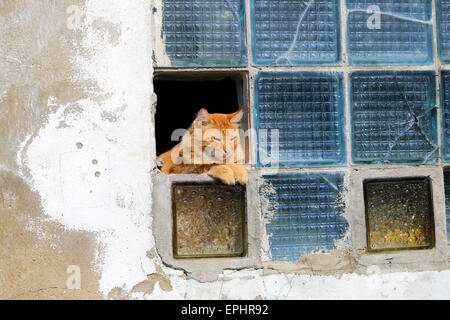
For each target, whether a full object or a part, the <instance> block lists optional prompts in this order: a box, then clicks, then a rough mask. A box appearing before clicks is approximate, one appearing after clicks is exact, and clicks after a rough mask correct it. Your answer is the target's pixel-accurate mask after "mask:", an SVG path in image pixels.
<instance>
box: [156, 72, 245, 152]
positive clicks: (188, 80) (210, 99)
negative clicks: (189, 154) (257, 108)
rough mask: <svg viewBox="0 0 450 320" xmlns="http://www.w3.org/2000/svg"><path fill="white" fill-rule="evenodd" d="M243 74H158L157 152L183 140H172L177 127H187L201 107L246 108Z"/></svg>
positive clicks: (215, 110) (218, 109) (224, 110)
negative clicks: (244, 106) (244, 105)
mask: <svg viewBox="0 0 450 320" xmlns="http://www.w3.org/2000/svg"><path fill="white" fill-rule="evenodd" d="M242 83H243V81H242V77H241V76H240V75H236V74H234V75H201V76H199V75H180V74H177V75H173V74H170V75H167V74H166V75H157V76H156V77H155V80H154V91H155V93H156V95H157V99H158V100H157V105H156V114H155V136H156V152H157V155H160V154H162V153H164V152H166V151H168V150H170V149H172V148H173V147H174V146H175V145H176V144H178V143H179V141H171V137H172V133H173V131H174V130H176V129H187V128H189V126H190V125H191V124H192V121H193V120H194V119H195V117H196V114H197V112H198V111H199V110H200V109H201V108H206V109H207V110H208V112H209V113H233V112H235V111H237V110H239V109H243V108H242V105H243V101H242V100H243V94H242Z"/></svg>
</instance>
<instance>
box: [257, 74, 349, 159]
mask: <svg viewBox="0 0 450 320" xmlns="http://www.w3.org/2000/svg"><path fill="white" fill-rule="evenodd" d="M344 109H345V108H344V99H343V80H342V74H341V73H335V72H261V73H259V74H258V76H257V77H256V80H255V123H256V129H257V134H258V166H259V167H275V166H281V167H301V166H325V165H326V166H329V165H341V164H344V163H345V162H346V146H345V136H344V130H345V112H344ZM276 130H278V131H276ZM276 132H278V135H279V138H278V141H277V140H276V135H275V133H276ZM265 133H266V134H265ZM266 137H267V140H266V139H265V138H266ZM265 140H266V141H267V143H264V142H265ZM277 149H278V154H277Z"/></svg>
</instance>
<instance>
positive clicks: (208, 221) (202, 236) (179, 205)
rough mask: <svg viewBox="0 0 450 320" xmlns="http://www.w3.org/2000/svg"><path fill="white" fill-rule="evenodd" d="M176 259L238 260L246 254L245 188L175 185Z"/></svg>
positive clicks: (174, 236)
mask: <svg viewBox="0 0 450 320" xmlns="http://www.w3.org/2000/svg"><path fill="white" fill-rule="evenodd" d="M172 206H173V219H174V234H173V239H174V256H175V258H208V257H235V256H236V257H237V256H242V255H244V254H245V251H246V238H245V233H246V222H245V221H246V218H245V207H246V204H245V189H244V188H243V187H241V186H232V187H230V186H225V185H199V184H197V185H193V184H190V185H189V184H175V185H173V186H172Z"/></svg>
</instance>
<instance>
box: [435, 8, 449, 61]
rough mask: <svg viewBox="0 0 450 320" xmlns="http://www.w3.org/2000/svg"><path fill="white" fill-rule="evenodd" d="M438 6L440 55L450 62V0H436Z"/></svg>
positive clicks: (442, 58)
mask: <svg viewBox="0 0 450 320" xmlns="http://www.w3.org/2000/svg"><path fill="white" fill-rule="evenodd" d="M436 7H437V10H436V20H437V30H438V37H437V38H438V52H439V57H440V59H441V61H442V62H444V63H450V0H436Z"/></svg>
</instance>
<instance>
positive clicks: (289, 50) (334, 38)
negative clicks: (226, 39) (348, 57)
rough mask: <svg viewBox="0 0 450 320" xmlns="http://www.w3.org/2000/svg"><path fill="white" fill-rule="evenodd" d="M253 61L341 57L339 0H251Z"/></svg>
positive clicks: (332, 61) (297, 61)
mask: <svg viewBox="0 0 450 320" xmlns="http://www.w3.org/2000/svg"><path fill="white" fill-rule="evenodd" d="M250 8H251V17H252V46H253V63H254V64H255V65H304V64H309V65H312V64H337V63H338V62H340V61H341V47H340V46H341V45H340V18H339V17H340V10H339V0H253V1H250Z"/></svg>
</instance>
